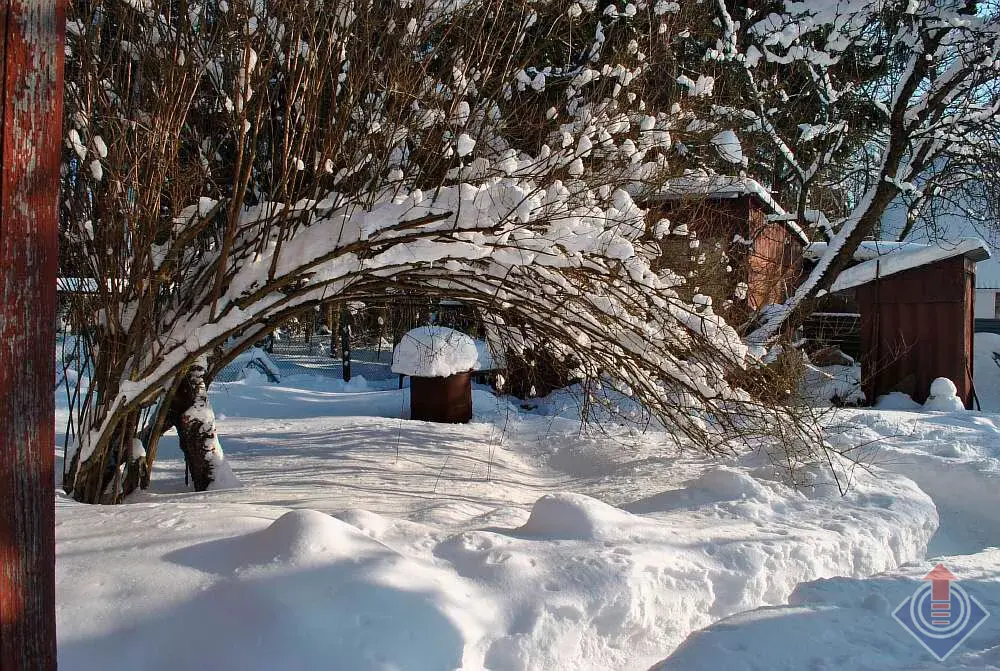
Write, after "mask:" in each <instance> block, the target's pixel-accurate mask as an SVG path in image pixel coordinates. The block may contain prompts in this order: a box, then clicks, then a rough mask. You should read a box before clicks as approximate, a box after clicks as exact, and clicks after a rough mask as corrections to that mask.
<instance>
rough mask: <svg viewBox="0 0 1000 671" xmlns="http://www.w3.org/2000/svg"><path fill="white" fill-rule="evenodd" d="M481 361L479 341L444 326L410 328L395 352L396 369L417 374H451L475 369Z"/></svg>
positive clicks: (393, 368)
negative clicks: (477, 343) (477, 345)
mask: <svg viewBox="0 0 1000 671" xmlns="http://www.w3.org/2000/svg"><path fill="white" fill-rule="evenodd" d="M478 363H479V349H478V348H477V347H476V342H475V341H474V340H473V339H472V338H470V337H469V336H467V335H465V334H464V333H459V332H458V331H455V330H454V329H449V328H445V327H443V326H421V327H420V328H415V329H413V330H412V331H409V332H408V333H406V335H404V336H403V338H402V339H401V340H400V341H399V344H398V345H396V349H395V350H393V353H392V372H393V373H398V374H400V375H411V376H415V377H448V376H449V375H454V374H455V373H465V372H467V371H470V370H475V369H476V366H477V364H478Z"/></svg>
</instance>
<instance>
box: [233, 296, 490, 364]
mask: <svg viewBox="0 0 1000 671" xmlns="http://www.w3.org/2000/svg"><path fill="white" fill-rule="evenodd" d="M429 324H435V325H440V326H447V327H450V328H454V329H457V330H460V331H462V332H464V333H468V334H470V335H473V336H478V335H480V332H481V330H482V327H481V324H480V323H479V320H478V319H477V318H476V315H475V312H474V311H473V310H472V309H471V308H469V307H468V306H466V305H464V304H462V303H460V302H458V301H448V300H430V299H413V298H402V299H395V300H380V301H375V302H360V301H351V302H348V303H346V304H344V303H330V304H327V305H325V306H321V307H319V308H317V309H315V310H313V311H311V312H307V313H305V314H303V315H300V316H299V317H297V318H295V319H293V320H291V321H289V322H287V323H286V324H284V325H283V326H282V327H281V328H279V329H276V330H275V331H274V333H272V334H271V335H269V336H268V337H267V338H265V339H264V340H262V341H260V342H259V343H257V345H258V347H259V348H260V349H261V350H263V351H264V352H265V353H266V354H267V357H266V359H267V361H265V360H264V359H265V357H260V356H258V357H256V358H255V357H254V356H253V355H252V354H251V355H250V356H244V357H240V358H238V359H236V360H235V361H233V363H231V364H230V365H229V366H227V367H226V368H224V369H223V370H222V371H220V372H219V373H218V375H216V377H215V379H216V380H218V381H220V382H234V381H237V380H241V379H244V378H245V377H246V375H247V371H248V370H256V372H257V373H260V374H263V375H265V376H266V377H268V378H269V379H272V380H275V379H283V378H286V377H291V376H294V375H317V376H322V377H329V378H331V379H337V380H345V381H349V380H351V379H353V378H357V377H364V378H365V379H366V380H369V381H384V380H390V379H395V378H396V377H398V376H397V375H395V374H394V373H393V372H392V351H393V348H394V347H395V346H396V343H398V342H399V339H400V338H401V337H402V336H403V334H405V333H406V332H407V331H409V330H410V329H413V328H416V327H418V326H426V325H429Z"/></svg>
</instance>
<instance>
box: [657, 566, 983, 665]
mask: <svg viewBox="0 0 1000 671" xmlns="http://www.w3.org/2000/svg"><path fill="white" fill-rule="evenodd" d="M941 561H942V562H943V563H944V564H945V565H946V566H947V567H948V568H949V569H951V570H952V571H953V572H955V573H956V574H957V575H958V576H959V577H960V583H959V584H960V585H962V586H963V587H964V588H965V589H966V591H967V592H969V593H970V594H971V595H973V596H975V597H976V599H977V600H979V601H980V603H982V604H983V606H985V607H986V609H987V610H988V611H992V612H993V613H996V612H997V609H998V608H1000V550H996V549H994V550H989V551H986V552H983V553H980V554H977V555H973V556H969V557H943V558H941ZM932 565H933V564H932V563H930V562H928V563H925V564H921V565H917V566H912V567H907V568H906V569H905V570H902V571H898V572H893V573H890V574H886V575H883V576H877V577H875V578H871V579H865V580H859V579H854V578H832V579H829V580H819V581H815V582H810V583H806V584H803V585H801V586H799V587H798V588H797V589H796V590H795V592H794V593H793V594H792V597H791V599H790V604H789V605H787V606H779V607H775V608H764V609H760V610H755V611H751V612H749V613H743V614H740V615H736V616H734V617H731V618H727V619H725V620H722V621H721V622H718V623H716V624H715V625H713V626H712V627H710V628H708V629H706V630H704V631H702V632H698V633H697V634H695V635H693V636H692V637H691V638H690V639H688V641H686V642H685V643H684V645H682V646H681V647H680V648H679V649H678V650H677V651H676V652H675V653H674V654H673V655H672V656H671V657H670V658H669V659H668V660H666V661H665V662H664V663H663V664H661V665H658V666H656V667H654V669H653V671H717V670H718V669H726V671H801V670H802V669H831V670H832V669H867V670H868V671H902V670H904V669H906V670H907V671H914V670H921V669H924V670H926V671H932V670H935V669H941V668H948V669H967V670H970V671H971V670H973V669H975V670H977V671H978V670H982V669H996V668H997V666H998V664H997V663H998V661H1000V660H998V658H997V651H996V647H995V646H996V642H997V640H1000V618H996V617H991V618H989V619H987V620H986V621H985V622H984V623H983V625H982V626H981V627H980V628H979V629H978V630H977V631H976V632H975V633H974V634H973V635H972V636H971V637H970V638H969V639H967V640H966V641H965V642H964V643H963V644H962V646H961V647H959V648H958V649H957V650H956V651H955V652H954V653H953V654H952V656H950V657H949V658H948V660H947V664H942V663H941V662H938V661H937V660H935V659H934V658H933V657H931V656H930V654H929V653H928V652H927V651H925V650H924V648H923V647H922V646H921V645H920V644H919V643H918V642H917V641H916V640H915V639H914V638H913V637H912V636H911V635H910V634H909V633H908V632H907V631H906V630H905V629H903V627H902V626H900V625H899V623H898V622H897V621H896V620H895V619H893V617H892V612H893V610H895V609H896V607H897V606H898V605H899V604H900V603H902V601H903V600H904V599H905V598H907V597H909V596H911V595H912V594H913V593H914V592H915V591H916V589H917V588H918V587H919V586H920V584H921V582H922V580H921V578H922V577H923V576H924V575H925V574H926V573H927V572H928V570H929V569H930V568H931V566H932Z"/></svg>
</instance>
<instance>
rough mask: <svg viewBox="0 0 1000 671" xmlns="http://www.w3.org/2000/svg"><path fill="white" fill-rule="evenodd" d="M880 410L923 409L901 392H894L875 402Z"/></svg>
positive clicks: (880, 397)
mask: <svg viewBox="0 0 1000 671" xmlns="http://www.w3.org/2000/svg"><path fill="white" fill-rule="evenodd" d="M875 407H876V408H877V409H878V410H920V408H921V407H922V406H921V405H920V404H919V403H917V402H916V401H914V400H913V398H912V397H911V396H910V395H909V394H906V393H903V392H901V391H892V392H889V393H888V394H885V395H883V396H879V397H878V400H877V401H875Z"/></svg>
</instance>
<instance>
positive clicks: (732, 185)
mask: <svg viewBox="0 0 1000 671" xmlns="http://www.w3.org/2000/svg"><path fill="white" fill-rule="evenodd" d="M740 196H750V197H752V198H755V199H756V200H757V201H758V202H759V203H760V204H761V205H763V206H764V208H765V209H767V210H768V211H770V213H771V215H774V216H771V217H769V219H770V220H772V221H780V222H781V223H783V224H784V225H785V226H786V227H787V228H788V230H789V231H791V232H792V234H794V235H795V236H796V237H797V238H799V240H801V241H802V242H803V243H808V242H809V236H807V235H806V234H805V232H804V231H803V230H802V228H801V227H800V226H799V225H798V224H797V223H796V222H795V219H794V216H793V215H790V214H789V213H788V212H786V211H785V209H784V208H783V207H781V205H779V204H778V202H777V201H776V200H775V199H774V198H773V197H772V196H771V192H770V191H768V190H767V189H766V188H765V187H764V186H763V185H762V184H761V183H760V182H758V181H757V180H754V179H750V178H749V177H733V176H730V175H709V174H706V173H701V172H693V173H689V174H687V175H684V176H682V177H676V178H674V179H671V180H669V181H667V182H666V183H664V184H663V186H662V187H660V188H659V189H658V190H657V191H656V192H655V193H653V194H652V195H650V196H649V197H648V198H647V200H650V201H658V200H682V199H685V198H698V197H701V198H709V199H722V198H739V197H740Z"/></svg>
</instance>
